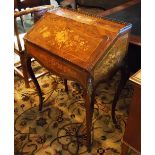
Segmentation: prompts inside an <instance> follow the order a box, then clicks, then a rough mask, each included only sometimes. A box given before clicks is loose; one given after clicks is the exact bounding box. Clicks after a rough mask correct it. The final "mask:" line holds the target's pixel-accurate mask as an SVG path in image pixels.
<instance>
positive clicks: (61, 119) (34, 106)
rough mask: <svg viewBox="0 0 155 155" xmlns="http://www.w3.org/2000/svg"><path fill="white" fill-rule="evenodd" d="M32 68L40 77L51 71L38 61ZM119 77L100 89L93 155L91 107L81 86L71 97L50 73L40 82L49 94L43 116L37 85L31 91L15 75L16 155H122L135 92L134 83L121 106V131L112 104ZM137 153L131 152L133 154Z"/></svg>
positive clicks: (72, 88) (73, 86) (71, 83)
mask: <svg viewBox="0 0 155 155" xmlns="http://www.w3.org/2000/svg"><path fill="white" fill-rule="evenodd" d="M32 66H33V69H34V71H35V72H37V73H39V72H42V71H44V70H45V69H44V68H42V67H41V66H40V65H39V64H38V63H37V62H33V63H32ZM119 75H120V74H119V73H117V74H116V75H115V77H114V78H113V79H111V80H110V81H108V82H107V83H101V84H100V85H99V87H98V89H97V95H96V97H95V109H94V116H93V129H92V135H93V146H92V151H91V153H88V152H87V150H86V146H85V142H86V135H85V134H84V133H85V108H84V104H85V102H84V100H83V97H82V91H79V88H78V87H77V84H76V83H75V82H74V81H69V82H68V86H69V94H67V93H66V92H65V91H64V84H63V80H62V79H61V78H60V77H57V76H55V75H53V74H51V73H48V74H46V75H44V76H42V77H40V78H38V80H39V84H40V85H41V89H42V91H43V94H44V106H43V111H42V112H39V111H38V95H37V92H36V90H35V87H34V85H33V82H30V85H31V87H30V88H25V86H24V81H23V80H22V79H20V78H19V77H18V76H16V75H15V90H14V93H15V95H14V98H15V102H14V103H15V106H14V107H15V109H14V113H15V115H14V116H15V122H14V123H15V155H119V154H120V151H121V147H120V146H121V138H122V136H123V133H124V128H125V125H126V120H127V117H128V107H129V104H130V102H131V97H132V92H133V89H132V85H131V83H130V82H128V83H127V85H126V87H125V88H124V90H123V91H122V93H121V97H120V99H119V103H118V105H117V109H116V114H117V119H118V120H119V122H120V124H121V127H120V129H116V128H115V127H114V125H113V123H112V120H111V103H112V99H113V95H114V91H115V88H116V86H117V84H118V81H119V78H120V76H119ZM134 154H135V153H134V152H131V151H129V155H134Z"/></svg>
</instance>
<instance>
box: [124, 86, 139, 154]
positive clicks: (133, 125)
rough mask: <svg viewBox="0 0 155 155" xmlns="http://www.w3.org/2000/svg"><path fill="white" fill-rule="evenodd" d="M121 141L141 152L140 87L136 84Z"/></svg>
mask: <svg viewBox="0 0 155 155" xmlns="http://www.w3.org/2000/svg"><path fill="white" fill-rule="evenodd" d="M123 141H124V142H125V143H127V144H129V146H132V147H133V148H134V149H135V150H137V151H138V152H141V87H140V86H139V85H136V84H135V85H134V95H133V99H132V103H131V105H130V111H129V118H128V121H127V126H126V129H125V133H124V136H123Z"/></svg>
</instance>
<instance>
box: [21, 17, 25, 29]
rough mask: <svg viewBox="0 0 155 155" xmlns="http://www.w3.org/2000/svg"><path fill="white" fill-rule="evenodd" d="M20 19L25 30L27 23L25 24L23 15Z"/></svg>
mask: <svg viewBox="0 0 155 155" xmlns="http://www.w3.org/2000/svg"><path fill="white" fill-rule="evenodd" d="M20 20H21V24H22V27H23V29H24V31H25V25H24V20H23V17H22V16H20Z"/></svg>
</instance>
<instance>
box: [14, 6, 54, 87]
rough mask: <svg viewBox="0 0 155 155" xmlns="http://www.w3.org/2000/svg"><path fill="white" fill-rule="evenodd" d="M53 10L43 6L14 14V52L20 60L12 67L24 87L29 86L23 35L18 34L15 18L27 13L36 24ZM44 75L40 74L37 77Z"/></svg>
mask: <svg viewBox="0 0 155 155" xmlns="http://www.w3.org/2000/svg"><path fill="white" fill-rule="evenodd" d="M51 8H53V6H52V5H45V6H40V7H33V8H30V9H27V10H24V11H16V12H15V13H14V30H15V42H14V51H15V53H16V54H17V55H18V56H19V58H20V64H18V65H17V64H15V65H14V70H15V72H16V73H17V74H18V75H19V76H20V77H22V78H23V79H24V82H25V87H27V88H28V87H30V86H29V81H30V80H31V79H29V76H28V73H27V68H26V65H25V56H24V53H25V49H24V41H23V37H24V35H25V34H19V29H18V24H17V17H22V16H23V15H27V14H29V13H34V22H36V21H37V20H38V19H39V18H40V17H41V16H42V15H43V14H44V13H45V12H46V11H47V10H48V9H51ZM19 67H21V68H22V71H21V70H19ZM43 74H45V73H42V74H40V75H39V76H41V75H43Z"/></svg>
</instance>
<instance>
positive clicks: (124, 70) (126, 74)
mask: <svg viewBox="0 0 155 155" xmlns="http://www.w3.org/2000/svg"><path fill="white" fill-rule="evenodd" d="M120 70H121V79H120V82H119V84H118V86H117V90H116V92H115V95H114V99H113V103H112V112H111V115H112V121H113V123H114V124H115V126H116V127H117V128H119V124H118V122H117V120H116V116H115V108H116V105H117V101H118V99H119V97H120V94H121V91H122V89H123V88H124V86H125V84H126V82H127V80H128V79H129V71H128V69H127V67H126V66H125V65H124V66H123V67H121V69H120Z"/></svg>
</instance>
